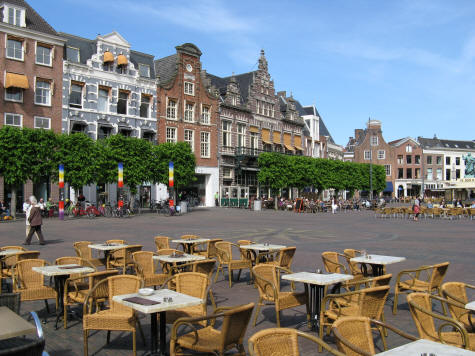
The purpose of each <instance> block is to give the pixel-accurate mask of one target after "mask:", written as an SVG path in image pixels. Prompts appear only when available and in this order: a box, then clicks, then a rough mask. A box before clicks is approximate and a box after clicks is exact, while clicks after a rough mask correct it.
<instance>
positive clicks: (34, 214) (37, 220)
mask: <svg viewBox="0 0 475 356" xmlns="http://www.w3.org/2000/svg"><path fill="white" fill-rule="evenodd" d="M30 203H31V208H30V213H29V215H28V222H29V223H30V231H29V232H28V236H27V237H26V240H25V242H24V243H23V245H29V244H30V243H31V238H32V237H33V234H34V233H35V232H36V235H37V236H38V239H39V240H40V245H45V244H46V242H45V239H44V238H43V234H42V232H41V225H42V224H43V219H42V217H41V209H40V208H39V207H38V206H37V203H38V202H37V200H36V198H35V197H34V196H31V197H30Z"/></svg>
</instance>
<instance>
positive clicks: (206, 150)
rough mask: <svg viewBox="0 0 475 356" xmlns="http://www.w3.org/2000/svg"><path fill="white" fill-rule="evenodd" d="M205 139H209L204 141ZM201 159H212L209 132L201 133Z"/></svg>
mask: <svg viewBox="0 0 475 356" xmlns="http://www.w3.org/2000/svg"><path fill="white" fill-rule="evenodd" d="M203 137H207V140H206V141H204V140H203ZM200 157H201V158H211V134H210V132H209V131H201V132H200Z"/></svg>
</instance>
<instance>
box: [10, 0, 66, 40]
mask: <svg viewBox="0 0 475 356" xmlns="http://www.w3.org/2000/svg"><path fill="white" fill-rule="evenodd" d="M2 3H5V4H11V5H14V6H18V7H23V8H24V9H25V10H26V14H25V15H26V28H27V29H29V30H33V31H37V32H42V33H45V34H48V35H53V36H58V33H57V32H56V31H55V30H54V28H53V27H51V26H50V24H49V23H47V22H46V20H45V19H44V18H42V17H41V16H40V15H39V14H38V13H37V12H36V11H35V10H34V9H33V8H32V7H31V6H30V5H28V3H27V2H26V1H24V0H5V1H2Z"/></svg>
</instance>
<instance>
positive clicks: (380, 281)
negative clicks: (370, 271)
mask: <svg viewBox="0 0 475 356" xmlns="http://www.w3.org/2000/svg"><path fill="white" fill-rule="evenodd" d="M392 277H393V275H392V274H391V273H388V274H383V275H382V276H377V277H371V278H368V279H369V281H370V287H372V288H374V287H380V286H389V283H390V282H391V278H392Z"/></svg>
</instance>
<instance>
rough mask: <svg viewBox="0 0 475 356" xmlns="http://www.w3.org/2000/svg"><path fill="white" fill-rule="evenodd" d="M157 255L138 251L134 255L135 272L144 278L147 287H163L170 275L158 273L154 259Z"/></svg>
mask: <svg viewBox="0 0 475 356" xmlns="http://www.w3.org/2000/svg"><path fill="white" fill-rule="evenodd" d="M154 255H155V253H153V252H149V251H138V252H134V253H133V254H132V259H133V260H134V263H135V272H136V274H137V276H138V277H140V278H142V279H143V281H144V286H145V287H152V286H153V287H154V289H155V286H161V285H162V284H163V283H164V282H165V281H166V280H167V278H168V277H169V273H156V271H157V264H158V263H157V262H156V261H155V260H154V259H153V256H154Z"/></svg>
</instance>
